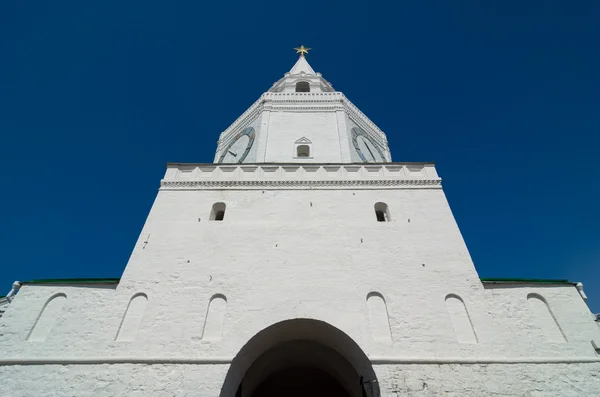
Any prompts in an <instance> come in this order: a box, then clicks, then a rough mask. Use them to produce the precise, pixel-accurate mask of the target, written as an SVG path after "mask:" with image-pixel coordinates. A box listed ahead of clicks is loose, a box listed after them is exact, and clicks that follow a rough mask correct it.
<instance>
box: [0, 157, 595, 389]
mask: <svg viewBox="0 0 600 397" xmlns="http://www.w3.org/2000/svg"><path fill="white" fill-rule="evenodd" d="M244 167H246V166H241V167H229V168H230V169H222V168H227V167H216V166H214V165H185V166H184V165H171V166H170V167H169V169H168V171H167V174H166V176H165V179H164V181H163V184H162V188H161V191H160V192H159V194H158V196H157V198H156V201H155V203H154V205H153V207H152V210H151V212H150V215H149V217H148V220H147V222H146V224H145V225H144V228H143V230H142V232H141V234H140V238H139V240H138V242H137V243H136V245H135V248H134V251H133V254H132V256H131V258H130V261H129V263H128V265H127V268H126V269H125V272H124V274H123V278H122V280H121V282H120V283H119V284H118V286H111V285H105V286H92V285H88V286H86V285H83V286H69V285H60V284H58V285H25V286H23V287H22V288H21V291H20V292H19V294H18V296H17V297H16V299H15V300H14V302H13V303H12V304H11V305H10V306H9V308H8V310H7V312H6V313H5V315H4V316H3V317H2V318H1V319H0V352H1V353H0V379H2V382H0V395H2V396H3V395H9V393H10V395H18V396H28V395H37V396H39V395H48V396H50V395H61V396H62V395H73V396H86V395H98V396H102V395H128V396H129V395H136V393H137V395H152V396H162V395H165V396H167V395H169V396H177V395H182V396H183V395H185V396H191V395H198V396H217V395H219V393H220V390H221V386H222V383H223V381H224V376H225V374H226V372H227V370H228V368H229V363H231V361H232V359H233V358H234V357H235V356H236V354H237V353H238V352H239V351H240V349H241V348H242V347H243V346H244V344H246V343H247V341H248V340H250V339H251V338H252V337H253V336H254V335H256V334H257V333H259V332H260V331H261V330H263V329H265V328H267V327H269V326H270V325H272V324H275V323H278V322H281V321H284V320H288V319H293V318H308V319H316V320H321V321H324V322H326V323H328V324H330V325H332V326H334V327H336V328H338V329H339V330H341V331H343V332H344V333H346V334H347V335H348V336H349V337H350V338H352V340H354V341H355V342H356V343H357V344H358V345H359V346H360V348H361V349H362V350H363V351H364V353H365V354H366V355H367V356H368V357H369V359H370V360H371V362H372V363H373V364H374V366H375V371H376V373H377V375H378V378H379V382H380V385H381V390H382V395H384V396H396V395H402V396H403V395H408V396H436V395H445V396H453V395H456V396H458V395H461V396H480V395H485V394H483V393H489V394H490V395H499V396H522V395H529V396H549V395H555V396H556V395H560V396H593V395H595V393H592V392H595V391H596V390H600V379H599V378H598V376H597V374H598V370H599V369H600V367H599V363H600V358H599V356H598V355H597V353H596V351H595V350H594V348H593V346H592V341H596V344H597V345H600V343H599V341H600V329H599V328H598V327H597V325H596V323H595V322H594V321H593V316H592V314H591V313H590V312H589V309H588V308H587V306H586V305H585V302H584V301H583V299H582V298H581V296H580V295H579V292H578V291H577V289H576V288H575V286H573V285H570V284H564V285H538V284H512V285H511V284H482V283H481V282H480V280H479V278H478V275H477V273H476V271H475V268H474V266H473V263H472V261H471V259H470V256H469V253H468V251H467V249H466V246H465V244H464V241H463V239H462V236H461V234H460V231H459V229H458V227H457V225H456V222H455V220H454V218H453V216H452V213H451V211H450V208H449V206H448V203H447V201H446V198H445V196H444V193H443V191H442V190H441V186H440V180H439V178H438V177H437V174H436V173H435V169H434V168H433V167H432V166H431V165H428V164H420V165H419V164H390V165H388V166H386V167H384V166H368V165H367V166H363V167H356V166H350V165H338V166H337V167H335V166H333V167H329V168H328V167H321V166H319V167H317V169H316V170H311V169H304V168H303V167H290V168H287V169H286V167H285V166H271V168H273V169H274V171H273V172H272V174H271V177H270V178H271V179H268V178H269V176H267V175H269V172H271V171H270V170H269V169H268V168H269V166H268V165H265V166H263V167H250V168H249V169H246V170H244ZM182 170H184V171H185V172H182ZM217 202H222V203H225V204H226V212H225V218H224V220H223V221H210V220H209V216H210V212H211V208H212V206H213V204H214V203H217ZM377 202H385V203H386V204H387V205H388V207H389V212H390V217H391V221H390V222H377V221H376V219H375V213H374V205H375V203H377ZM57 294H63V295H64V296H65V297H66V300H65V301H64V305H63V306H62V307H61V309H60V311H59V312H58V314H56V321H54V322H53V323H52V325H51V329H49V330H48V332H47V336H46V337H45V339H44V340H41V341H34V340H27V339H28V336H29V335H30V333H31V331H32V327H33V326H34V325H35V324H36V321H38V319H39V317H40V313H41V311H42V308H43V307H44V305H45V304H46V303H47V302H48V300H49V299H50V298H51V297H53V296H56V295H57ZM141 294H143V296H145V297H146V298H147V301H146V302H144V305H143V306H144V307H143V308H142V309H140V308H139V307H141V306H139V305H138V306H135V307H137V309H132V313H134V314H135V318H133V320H131V321H124V319H123V317H124V314H125V312H126V310H128V309H127V308H128V307H129V306H130V302H131V300H132V297H134V296H141ZM531 294H535V296H539V297H542V298H543V300H544V302H545V303H547V305H548V307H549V308H550V310H551V314H552V316H553V318H554V319H555V321H556V324H558V326H559V327H560V332H561V333H562V334H563V335H564V341H560V342H556V341H549V340H548V338H547V334H546V333H545V330H544V327H547V326H548V324H552V323H551V322H550V323H548V322H547V321H546V322H542V323H539V322H537V320H536V318H537V317H536V315H535V312H532V309H531V307H530V306H529V304H528V296H531ZM448 299H458V300H459V301H460V302H463V305H464V313H463V312H461V306H460V304H456V303H457V302H456V301H453V303H452V304H453V305H454V306H450V309H449V304H448V302H447V300H448ZM211 300H212V301H213V302H215V303H214V305H212V304H211V305H210V308H209V303H210V302H211ZM128 313H129V312H128ZM542 314H543V312H542ZM128 315H129V314H128ZM124 324H125V326H127V327H130V326H131V325H129V324H134V325H133V326H134V327H135V326H137V327H138V329H137V332H135V330H134V331H133V332H132V331H131V329H130V330H128V331H127V332H126V335H127V337H125V338H117V334H118V333H119V329H120V328H121V327H123V326H124ZM136 324H137V325H136ZM469 326H470V327H471V328H472V329H471V330H469V329H468V327H469ZM386 327H387V328H388V329H385V328H386ZM470 332H471V333H472V335H474V337H473V336H471V334H470ZM463 333H466V335H467V337H464V336H465V335H463ZM60 364H64V365H60ZM507 380H510V381H508V382H507ZM557 391H559V394H552V393H553V392H555V393H556V392H557ZM527 393H529V394H527Z"/></svg>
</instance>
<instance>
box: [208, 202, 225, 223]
mask: <svg viewBox="0 0 600 397" xmlns="http://www.w3.org/2000/svg"><path fill="white" fill-rule="evenodd" d="M224 218H225V203H215V204H213V206H212V211H211V212H210V220H211V221H222V220H223V219H224Z"/></svg>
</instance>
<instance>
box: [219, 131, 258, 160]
mask: <svg viewBox="0 0 600 397" xmlns="http://www.w3.org/2000/svg"><path fill="white" fill-rule="evenodd" d="M254 137H255V133H254V128H252V127H247V128H245V129H244V130H243V131H241V132H240V133H238V134H237V135H236V136H235V137H234V138H233V140H232V141H231V142H229V145H227V146H226V147H225V149H223V152H222V153H221V157H220V158H219V163H242V162H243V161H244V160H245V159H246V156H248V153H250V149H251V148H252V144H254Z"/></svg>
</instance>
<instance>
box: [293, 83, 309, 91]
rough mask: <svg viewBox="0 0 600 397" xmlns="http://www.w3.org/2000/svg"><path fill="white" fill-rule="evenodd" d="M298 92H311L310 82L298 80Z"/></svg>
mask: <svg viewBox="0 0 600 397" xmlns="http://www.w3.org/2000/svg"><path fill="white" fill-rule="evenodd" d="M296 92H310V84H309V83H308V82H306V81H299V82H297V83H296Z"/></svg>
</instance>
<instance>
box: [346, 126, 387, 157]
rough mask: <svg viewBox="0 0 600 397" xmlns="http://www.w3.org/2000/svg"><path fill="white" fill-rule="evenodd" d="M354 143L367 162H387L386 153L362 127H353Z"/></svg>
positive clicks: (357, 151)
mask: <svg viewBox="0 0 600 397" xmlns="http://www.w3.org/2000/svg"><path fill="white" fill-rule="evenodd" d="M352 144H353V145H354V149H355V150H356V153H358V155H359V156H360V158H361V160H362V161H364V162H365V163H385V162H387V160H386V159H385V155H384V154H383V150H382V149H381V147H380V146H379V144H378V143H377V142H375V141H374V140H373V139H371V137H369V136H368V135H367V133H366V132H365V130H363V129H362V128H360V127H354V128H352Z"/></svg>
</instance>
